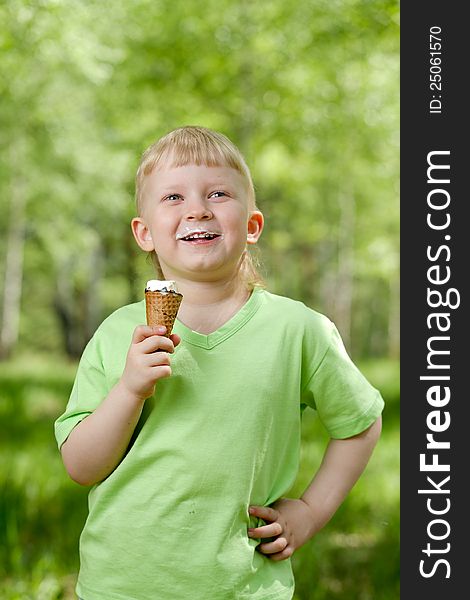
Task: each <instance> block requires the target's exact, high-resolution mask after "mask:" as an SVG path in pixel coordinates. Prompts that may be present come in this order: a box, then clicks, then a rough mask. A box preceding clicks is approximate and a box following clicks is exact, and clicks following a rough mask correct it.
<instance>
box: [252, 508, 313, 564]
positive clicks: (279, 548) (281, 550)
mask: <svg viewBox="0 0 470 600" xmlns="http://www.w3.org/2000/svg"><path fill="white" fill-rule="evenodd" d="M249 512H250V515H252V516H255V517H260V518H261V519H264V520H265V521H267V522H268V524H267V525H262V526H261V527H255V528H250V529H248V536H249V537H251V538H261V543H260V544H259V545H258V546H257V550H259V552H261V553H262V554H265V555H266V556H267V557H268V558H270V559H271V560H275V561H278V560H285V559H286V558H289V557H290V556H292V554H293V553H294V552H295V550H297V548H300V546H302V545H303V544H305V542H307V541H308V540H309V539H310V538H311V537H312V535H313V531H314V527H313V516H312V512H311V509H310V507H309V506H308V504H306V502H304V501H303V500H293V499H290V498H281V499H280V500H278V501H277V502H274V504H272V505H271V506H250V510H249ZM263 538H271V539H270V540H269V541H266V542H264V543H263ZM272 538H275V539H272Z"/></svg>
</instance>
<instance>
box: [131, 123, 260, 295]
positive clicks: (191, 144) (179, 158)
mask: <svg viewBox="0 0 470 600" xmlns="http://www.w3.org/2000/svg"><path fill="white" fill-rule="evenodd" d="M163 164H165V165H167V166H169V167H170V168H174V167H183V166H186V165H205V166H206V167H222V166H224V167H231V168H232V169H235V170H236V171H238V172H239V173H240V174H241V175H242V176H243V177H244V179H245V182H246V185H247V191H248V203H249V204H248V206H249V209H250V210H257V207H256V197H255V189H254V186H253V180H252V178H251V173H250V169H249V168H248V165H247V164H246V162H245V159H244V158H243V155H242V154H241V152H240V150H238V148H237V147H236V146H235V144H233V143H232V142H231V141H230V140H229V139H228V138H227V137H226V136H225V135H223V134H222V133H219V132H217V131H213V130H212V129H208V128H206V127H195V126H185V127H178V128H177V129H174V130H173V131H170V132H169V133H167V134H166V135H165V136H163V137H162V138H160V139H159V140H157V141H156V142H154V143H153V144H152V145H151V146H149V147H148V148H147V150H145V152H144V153H143V155H142V159H141V161H140V164H139V168H138V169H137V174H136V178H135V190H136V191H135V201H136V206H137V213H138V214H139V216H140V215H142V210H143V204H144V193H143V188H144V182H145V177H147V176H148V175H150V174H151V173H153V171H154V170H155V169H158V167H160V166H162V165H163ZM149 254H150V255H151V257H152V262H153V264H154V266H155V268H156V271H157V274H158V276H159V277H160V278H162V279H163V278H164V276H163V273H162V269H161V266H160V262H159V260H158V256H157V254H156V253H155V252H153V251H152V252H150V253H149ZM257 266H259V261H258V257H257V256H254V255H252V254H251V253H250V252H248V249H247V248H245V250H244V252H243V256H242V260H241V264H240V276H241V280H242V282H243V283H244V284H245V285H246V286H247V287H248V289H250V290H251V289H253V288H254V287H255V286H256V285H259V286H264V281H263V278H262V277H261V275H260V274H259V272H258V270H257V268H256V267H257Z"/></svg>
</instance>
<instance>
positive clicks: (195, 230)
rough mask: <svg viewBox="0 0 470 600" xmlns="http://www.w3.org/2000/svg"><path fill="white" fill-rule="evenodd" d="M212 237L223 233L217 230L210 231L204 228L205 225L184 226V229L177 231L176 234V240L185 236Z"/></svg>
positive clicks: (194, 237)
mask: <svg viewBox="0 0 470 600" xmlns="http://www.w3.org/2000/svg"><path fill="white" fill-rule="evenodd" d="M213 237H223V234H221V233H219V232H218V231H212V230H210V229H206V228H205V227H191V228H190V227H186V228H185V231H179V232H178V233H177V234H176V239H177V240H183V239H186V238H193V239H198V238H213Z"/></svg>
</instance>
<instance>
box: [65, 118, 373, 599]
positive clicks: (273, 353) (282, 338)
mask: <svg viewBox="0 0 470 600" xmlns="http://www.w3.org/2000/svg"><path fill="white" fill-rule="evenodd" d="M136 184H137V193H136V198H137V208H138V216H137V217H136V218H134V219H133V220H132V231H133V234H134V237H135V239H136V241H137V243H138V245H139V246H140V248H142V249H143V250H144V251H146V252H149V253H152V255H153V257H154V258H155V261H156V266H157V272H158V274H159V276H160V277H162V278H164V279H167V280H174V281H176V284H177V286H178V291H179V292H181V293H182V294H183V302H182V304H181V308H180V311H179V313H178V319H177V321H176V324H175V328H174V334H172V335H171V336H170V338H167V337H165V336H164V333H165V329H164V328H151V327H148V326H145V325H142V324H141V323H143V322H145V307H144V302H143V301H142V302H139V303H136V304H132V305H129V306H125V307H123V308H121V309H119V310H117V311H116V312H115V313H113V314H112V315H111V316H110V317H108V318H107V319H106V320H105V321H104V322H103V323H102V325H101V326H100V327H99V328H98V330H97V332H96V334H95V335H94V337H93V339H92V340H91V341H90V343H89V344H88V346H87V348H86V349H85V351H84V353H83V356H82V359H81V361H80V366H79V368H78V372H77V376H76V380H75V384H74V387H73V390H72V393H71V397H70V400H69V403H68V405H67V409H66V411H65V413H64V414H63V415H62V416H61V417H60V418H59V419H58V420H57V422H56V437H57V442H58V444H59V447H60V448H61V453H62V457H63V460H64V463H65V467H66V469H67V471H68V473H69V474H70V476H71V477H72V478H73V479H74V480H75V481H77V482H78V483H80V484H83V485H92V486H93V487H92V489H91V490H90V495H89V516H88V519H87V521H86V523H85V527H84V530H83V533H82V536H81V540H80V558H81V567H80V575H79V579H78V584H77V593H78V594H79V596H80V598H83V600H108V599H109V600H118V599H121V600H129V599H135V600H144V599H145V600H150V599H161V600H173V599H175V600H179V599H181V600H183V599H187V598H192V599H195V600H196V599H198V600H199V599H200V600H212V599H213V600H232V599H244V598H246V599H248V598H250V599H264V600H267V599H273V600H274V599H276V600H284V599H286V600H287V599H290V598H292V595H293V590H294V581H293V576H292V569H291V564H290V560H289V557H290V556H291V555H292V554H293V552H294V551H295V550H296V549H297V548H299V547H300V546H301V545H302V544H304V543H305V542H306V541H307V540H309V539H310V538H311V537H312V536H314V535H315V534H316V533H317V532H318V531H319V530H320V529H321V528H322V527H323V526H324V525H325V524H326V523H327V522H328V520H329V519H330V518H331V516H332V515H333V514H334V512H335V511H336V509H337V508H338V506H339V505H340V504H341V502H342V500H343V499H344V497H345V496H346V494H347V493H348V492H349V490H350V489H351V488H352V486H353V485H354V483H355V482H356V480H357V478H358V477H359V476H360V474H361V473H362V471H363V469H364V468H365V466H366V464H367V462H368V460H369V457H370V455H371V453H372V450H373V448H374V446H375V444H376V442H377V439H378V437H379V433H380V414H381V411H382V407H383V401H382V399H381V397H380V394H379V393H378V392H377V390H375V389H374V388H372V387H371V386H370V384H369V383H368V382H367V381H366V380H365V379H364V377H363V376H362V374H361V373H360V372H359V371H358V369H357V368H356V367H355V366H354V365H353V363H352V362H351V360H350V359H349V357H348V355H347V353H346V351H345V350H344V347H343V345H342V342H341V339H340V337H339V334H338V332H337V330H336V328H335V327H334V325H333V324H332V323H331V322H330V321H329V320H328V319H327V318H326V317H324V316H322V315H320V314H319V313H317V312H315V311H312V310H311V309H309V308H307V307H305V306H304V305H303V304H302V303H300V302H296V301H293V300H290V299H288V298H283V297H280V296H275V295H273V294H270V293H268V292H267V291H265V290H264V289H262V287H261V286H260V285H258V284H259V278H258V276H257V273H256V270H255V269H254V266H253V264H252V262H251V260H250V257H249V254H248V252H247V245H251V244H255V243H256V242H257V240H258V239H259V237H260V235H261V232H262V230H263V225H264V222H263V216H262V214H261V212H260V211H259V210H258V209H257V207H256V204H255V194H254V190H253V183H252V180H251V176H250V172H249V170H248V167H247V166H246V164H245V161H244V160H243V157H242V156H241V154H240V152H239V151H238V150H237V148H236V147H235V146H234V145H233V144H232V143H231V142H230V141H229V140H228V139H227V138H226V137H225V136H223V135H221V134H219V133H217V132H214V131H211V130H208V129H205V128H200V127H183V128H179V129H177V130H175V131H173V132H170V133H169V134H168V135H166V136H165V137H163V138H162V139H160V140H159V141H158V142H157V143H155V144H154V145H152V146H151V147H150V148H149V149H148V150H147V151H146V152H145V154H144V155H143V158H142V161H141V165H140V167H139V170H138V173H137V178H136ZM157 350H158V351H157ZM301 404H306V405H310V406H311V407H312V408H314V409H316V410H317V412H318V415H319V417H320V418H321V420H322V422H323V424H324V425H325V427H326V429H327V431H328V432H329V434H330V437H331V440H330V442H329V445H328V447H327V449H326V452H325V455H324V458H323V461H322V464H321V466H320V468H319V470H318V472H317V473H316V475H315V477H314V479H313V481H312V483H311V484H310V485H309V487H308V488H307V490H306V491H305V492H304V494H303V495H302V497H301V498H300V499H289V498H283V495H284V494H285V493H286V492H287V491H288V490H289V488H290V487H291V486H292V484H293V482H294V480H295V477H296V474H297V469H298V463H299V446H300V419H301Z"/></svg>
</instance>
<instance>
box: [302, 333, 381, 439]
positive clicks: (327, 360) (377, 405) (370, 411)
mask: <svg viewBox="0 0 470 600" xmlns="http://www.w3.org/2000/svg"><path fill="white" fill-rule="evenodd" d="M302 402H303V403H305V404H307V405H308V406H310V407H312V408H313V409H315V410H316V411H317V413H318V416H319V418H320V420H321V421H322V423H323V425H324V426H325V428H326V430H327V431H328V434H329V435H330V437H332V438H338V439H343V438H347V437H351V436H353V435H356V434H358V433H361V432H362V431H364V430H365V429H367V428H368V427H369V426H370V425H372V423H373V422H374V421H376V419H377V418H378V417H379V416H380V414H381V412H382V410H383V406H384V402H383V399H382V397H381V395H380V392H379V391H378V390H376V389H375V388H374V387H373V386H372V385H371V384H370V383H369V382H368V381H367V379H366V378H365V377H364V375H363V374H362V373H361V372H360V371H359V369H358V368H357V367H356V365H355V364H354V363H353V362H352V360H351V359H350V357H349V355H348V353H347V352H346V349H345V347H344V344H343V341H342V339H341V337H340V335H339V333H338V330H337V329H336V327H334V326H333V327H332V330H331V339H330V343H329V345H328V348H327V350H326V352H325V355H324V356H323V358H322V359H321V361H320V363H319V364H318V366H317V367H316V369H315V371H314V373H313V374H312V375H311V377H310V379H309V380H308V381H307V384H306V385H305V386H304V389H303V393H302Z"/></svg>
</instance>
